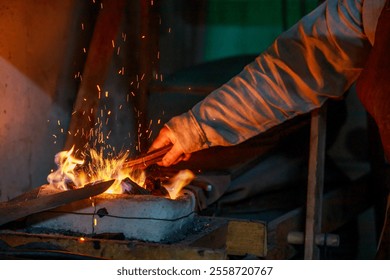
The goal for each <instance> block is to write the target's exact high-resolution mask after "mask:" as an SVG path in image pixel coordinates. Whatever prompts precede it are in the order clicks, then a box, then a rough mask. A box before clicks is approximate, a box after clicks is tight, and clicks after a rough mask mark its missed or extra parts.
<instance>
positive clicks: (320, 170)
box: [304, 105, 326, 260]
mask: <svg viewBox="0 0 390 280" xmlns="http://www.w3.org/2000/svg"><path fill="white" fill-rule="evenodd" d="M325 138H326V105H324V106H322V107H321V108H319V109H316V110H314V111H313V112H312V113H311V128H310V155H309V169H308V185H307V198H306V227H305V250H304V258H305V259H307V260H312V259H319V257H320V252H319V248H318V247H317V246H316V244H315V237H316V235H317V234H320V233H321V217H322V194H323V185H324V167H325Z"/></svg>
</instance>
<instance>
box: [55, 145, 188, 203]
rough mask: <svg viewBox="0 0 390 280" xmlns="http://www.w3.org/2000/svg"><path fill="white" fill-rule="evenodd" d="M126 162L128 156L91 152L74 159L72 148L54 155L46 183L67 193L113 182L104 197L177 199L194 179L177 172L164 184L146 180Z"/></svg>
mask: <svg viewBox="0 0 390 280" xmlns="http://www.w3.org/2000/svg"><path fill="white" fill-rule="evenodd" d="M127 159H128V153H127V152H125V153H121V154H119V155H118V156H109V157H104V155H103V152H102V151H101V152H98V151H97V150H95V149H93V148H91V149H88V151H86V152H84V153H83V154H82V155H81V156H80V157H75V156H74V147H73V148H72V149H70V150H69V151H62V152H59V153H58V154H56V156H55V158H54V161H55V163H56V165H57V167H58V168H57V170H55V171H53V172H52V173H50V174H49V175H48V177H47V180H48V182H49V184H50V185H52V186H54V187H55V188H57V189H60V190H69V189H74V188H82V187H83V186H84V185H86V184H89V183H93V182H99V181H106V180H111V179H115V182H114V184H113V185H112V186H111V187H110V188H109V189H108V190H107V191H106V192H105V193H109V194H123V193H130V194H151V195H158V196H163V197H167V198H170V199H176V198H177V197H178V196H180V193H181V190H182V189H183V188H184V187H185V186H187V185H188V184H189V183H190V182H191V181H192V180H193V179H194V174H193V173H192V172H191V171H189V170H182V171H179V172H178V173H177V174H176V175H175V176H172V177H166V178H165V179H163V180H162V179H161V178H158V179H156V178H152V177H148V176H146V172H145V170H143V169H139V168H132V167H130V168H128V167H126V164H125V163H126V161H127Z"/></svg>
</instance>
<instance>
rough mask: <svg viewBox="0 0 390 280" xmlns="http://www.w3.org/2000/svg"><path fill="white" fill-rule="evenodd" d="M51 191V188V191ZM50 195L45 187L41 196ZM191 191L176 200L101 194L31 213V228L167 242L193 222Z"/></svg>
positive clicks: (193, 201) (193, 208)
mask: <svg viewBox="0 0 390 280" xmlns="http://www.w3.org/2000/svg"><path fill="white" fill-rule="evenodd" d="M49 192H50V191H49ZM45 194H46V195H47V192H45V188H42V192H41V194H40V195H45ZM195 207H196V201H195V197H194V195H193V194H192V193H191V192H186V191H184V192H183V195H182V196H180V197H179V198H177V199H176V200H171V199H168V198H164V197H158V196H152V195H128V194H101V195H99V196H96V197H94V198H92V199H86V200H81V201H76V202H74V203H71V204H68V205H65V206H62V207H59V208H56V209H54V210H52V211H47V212H43V213H39V214H35V215H32V216H30V217H29V218H28V219H27V223H28V227H29V228H30V229H38V228H39V229H49V230H52V231H53V230H55V231H57V230H58V231H70V232H74V233H79V234H85V235H90V234H99V233H123V234H124V235H125V237H126V238H128V239H137V240H142V241H149V242H164V241H169V240H172V239H174V238H175V237H176V236H179V235H180V233H181V232H183V231H184V230H185V229H186V228H187V227H188V226H189V225H190V224H191V222H192V221H193V219H194V216H195Z"/></svg>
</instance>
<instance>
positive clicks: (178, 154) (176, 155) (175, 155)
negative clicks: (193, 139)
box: [162, 144, 184, 167]
mask: <svg viewBox="0 0 390 280" xmlns="http://www.w3.org/2000/svg"><path fill="white" fill-rule="evenodd" d="M183 156H184V152H183V150H182V148H181V147H180V145H178V144H175V145H173V147H172V149H171V150H170V151H169V152H167V153H166V154H165V156H164V157H163V159H162V165H163V166H166V167H167V166H171V165H173V164H176V163H178V162H180V161H181V160H182V157H183Z"/></svg>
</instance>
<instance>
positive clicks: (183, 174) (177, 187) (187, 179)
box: [163, 169, 195, 199]
mask: <svg viewBox="0 0 390 280" xmlns="http://www.w3.org/2000/svg"><path fill="white" fill-rule="evenodd" d="M194 177H195V175H194V173H192V172H191V171H190V170H188V169H186V170H181V171H179V173H177V174H176V175H175V176H174V177H173V178H172V179H171V180H169V183H168V184H167V185H164V186H163V187H164V188H165V189H166V190H167V191H168V193H169V196H170V198H171V199H176V198H177V197H178V196H179V194H180V191H181V190H182V189H183V188H184V187H185V186H187V185H188V184H189V183H191V181H192V180H193V179H194Z"/></svg>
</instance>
